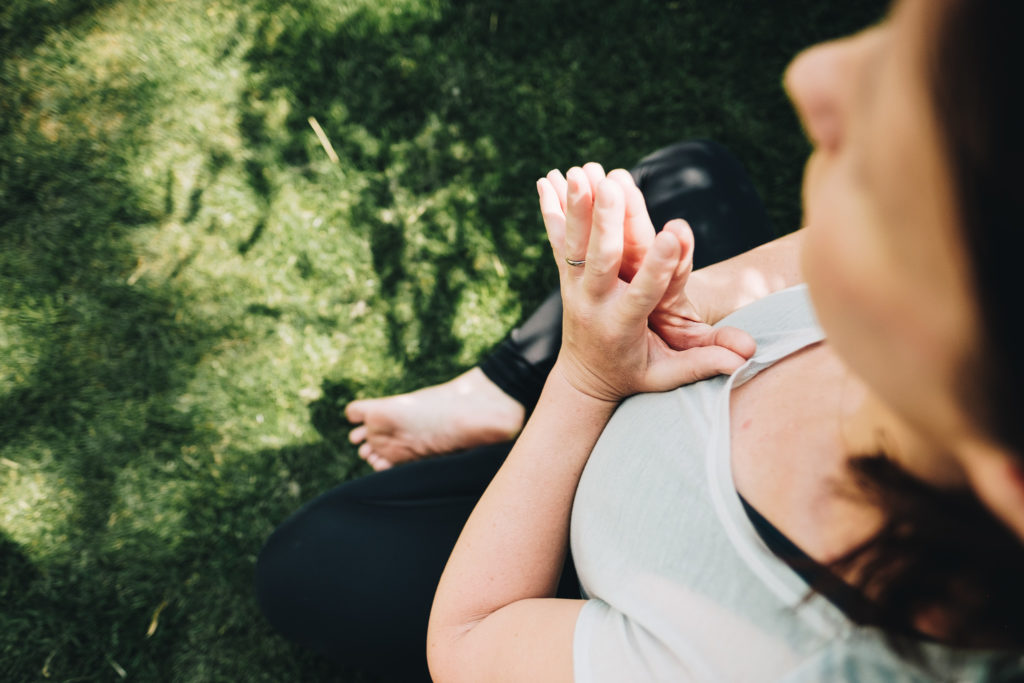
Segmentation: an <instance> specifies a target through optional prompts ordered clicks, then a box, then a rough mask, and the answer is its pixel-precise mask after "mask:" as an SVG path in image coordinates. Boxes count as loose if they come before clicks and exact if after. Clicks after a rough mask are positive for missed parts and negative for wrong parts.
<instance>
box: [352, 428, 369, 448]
mask: <svg viewBox="0 0 1024 683" xmlns="http://www.w3.org/2000/svg"><path fill="white" fill-rule="evenodd" d="M366 431H367V430H366V427H365V426H364V425H359V426H358V427H356V428H355V429H353V430H352V431H351V432H349V433H348V440H349V441H350V442H352V443H355V444H359V443H362V442H364V441H366Z"/></svg>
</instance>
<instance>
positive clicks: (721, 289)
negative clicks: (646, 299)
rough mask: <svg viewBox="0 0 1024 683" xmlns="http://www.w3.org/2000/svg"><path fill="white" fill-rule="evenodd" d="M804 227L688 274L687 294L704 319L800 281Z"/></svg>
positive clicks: (713, 320)
mask: <svg viewBox="0 0 1024 683" xmlns="http://www.w3.org/2000/svg"><path fill="white" fill-rule="evenodd" d="M803 237H804V230H797V231H796V232H794V233H792V234H789V235H786V236H785V237H780V238H778V239H776V240H773V241H771V242H768V243H767V244H763V245H761V246H760V247H757V248H756V249H751V250H750V251H748V252H745V253H743V254H740V255H739V256H734V257H733V258H731V259H728V260H725V261H721V262H720V263H716V264H714V265H712V266H708V267H706V268H701V269H700V270H697V271H694V272H693V274H691V275H690V279H689V282H688V283H687V285H686V290H687V294H688V296H689V298H690V300H691V301H692V302H694V305H695V306H697V307H698V310H699V313H700V315H701V316H702V319H703V320H704V322H706V323H708V324H711V325H714V324H715V323H717V322H718V321H719V320H721V319H722V318H724V317H725V316H727V315H729V314H730V313H732V312H733V311H735V310H737V309H739V308H742V307H743V306H746V305H747V304H749V303H752V302H754V301H756V300H758V299H761V298H763V297H765V296H768V295H769V294H771V293H772V292H777V291H779V290H781V289H786V288H787V287H792V286H793V285H796V284H799V283H801V282H803V276H802V275H801V272H800V250H801V244H802V242H803Z"/></svg>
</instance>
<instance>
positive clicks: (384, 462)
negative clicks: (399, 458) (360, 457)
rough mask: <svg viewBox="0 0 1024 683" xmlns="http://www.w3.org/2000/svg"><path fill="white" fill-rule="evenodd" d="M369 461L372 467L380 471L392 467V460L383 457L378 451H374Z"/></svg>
mask: <svg viewBox="0 0 1024 683" xmlns="http://www.w3.org/2000/svg"><path fill="white" fill-rule="evenodd" d="M367 462H369V463H370V467H372V468H373V469H375V470H377V471H378V472H382V471H383V470H386V469H389V468H390V467H391V461H390V460H388V459H386V458H382V457H381V456H379V455H377V454H376V453H373V454H372V455H371V456H370V459H369V460H368V461H367Z"/></svg>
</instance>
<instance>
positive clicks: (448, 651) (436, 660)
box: [427, 612, 478, 683]
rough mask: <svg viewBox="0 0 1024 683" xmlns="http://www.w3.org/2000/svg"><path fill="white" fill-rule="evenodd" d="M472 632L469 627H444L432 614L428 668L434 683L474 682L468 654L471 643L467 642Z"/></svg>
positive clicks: (428, 637) (428, 644)
mask: <svg viewBox="0 0 1024 683" xmlns="http://www.w3.org/2000/svg"><path fill="white" fill-rule="evenodd" d="M472 630H473V625H472V624H465V625H460V626H455V625H451V624H449V625H446V626H443V625H441V624H440V623H439V620H436V619H435V618H434V614H433V612H432V613H431V615H430V623H429V624H428V626H427V668H428V669H429V670H430V678H431V680H433V681H434V683H460V682H461V681H467V682H469V681H473V680H474V678H473V673H472V672H473V671H474V669H475V667H474V666H473V665H472V663H473V658H472V657H473V655H472V653H471V652H470V651H469V650H470V649H471V647H472V644H473V639H472V638H467V636H469V634H470V633H471V632H472ZM477 680H478V679H477Z"/></svg>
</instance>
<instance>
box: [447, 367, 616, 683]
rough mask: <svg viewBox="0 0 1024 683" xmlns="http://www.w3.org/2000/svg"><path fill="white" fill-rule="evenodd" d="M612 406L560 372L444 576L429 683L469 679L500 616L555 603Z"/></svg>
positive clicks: (478, 509) (465, 531)
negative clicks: (444, 677)
mask: <svg viewBox="0 0 1024 683" xmlns="http://www.w3.org/2000/svg"><path fill="white" fill-rule="evenodd" d="M614 407H615V404H613V403H609V402H606V401H601V400H598V399H594V398H591V397H589V396H585V395H584V394H582V393H580V392H579V391H577V390H576V389H574V388H572V386H570V385H569V383H568V382H566V381H565V380H564V378H563V375H562V373H561V371H560V367H559V366H558V365H557V364H556V366H555V368H554V369H553V370H552V372H551V375H550V376H549V378H548V381H547V383H546V384H545V386H544V390H543V392H542V393H541V397H540V400H539V401H538V404H537V409H536V410H535V411H534V413H533V415H532V416H531V417H530V420H529V422H527V424H526V427H525V428H524V429H523V432H522V434H521V435H520V436H519V439H518V440H517V441H516V444H515V446H514V447H513V449H512V452H511V453H510V454H509V456H508V458H507V460H506V461H505V464H504V465H503V466H502V468H501V469H500V470H499V472H498V474H497V475H496V476H495V478H494V480H493V481H492V482H491V484H490V486H489V487H488V488H487V491H486V492H485V493H484V495H483V497H482V498H481V499H480V502H479V503H478V504H477V506H476V508H475V509H474V510H473V513H472V515H471V516H470V518H469V520H468V521H467V522H466V526H465V527H464V528H463V531H462V534H461V535H460V536H459V540H458V542H457V543H456V545H455V549H454V550H453V551H452V554H451V557H450V558H449V560H448V564H447V566H446V567H445V570H444V573H443V575H442V576H441V581H440V584H439V585H438V589H437V593H436V595H435V598H434V605H433V609H432V610H431V615H430V627H429V631H428V639H427V640H428V659H429V660H430V662H431V670H432V671H433V672H434V673H435V675H438V673H439V672H453V671H454V672H459V673H461V674H468V673H469V672H471V671H473V670H474V668H475V667H477V666H479V661H478V660H479V659H480V655H481V649H480V647H478V646H477V643H479V642H482V641H483V640H484V639H487V640H492V641H493V639H492V638H490V636H491V635H493V633H488V632H493V630H494V629H496V628H498V629H500V628H503V626H504V624H505V622H506V621H507V620H504V619H503V614H502V612H503V611H505V612H508V611H509V610H510V609H512V610H514V609H515V607H514V605H515V604H516V603H519V602H520V601H523V600H528V599H530V598H539V597H551V596H554V594H555V590H556V587H557V585H558V580H559V576H560V574H561V571H562V565H563V562H564V560H565V552H566V548H567V543H568V535H569V515H570V511H571V509H572V501H573V497H574V496H575V492H576V485H577V483H578V482H579V478H580V475H581V473H582V472H583V467H584V465H585V464H586V461H587V458H588V457H589V455H590V451H591V449H592V448H593V446H594V444H595V443H596V442H597V439H598V436H599V435H600V433H601V430H602V429H603V428H604V425H605V424H606V422H607V421H608V418H609V417H610V416H611V414H612V412H613V410H614ZM556 609H557V608H556ZM474 631H477V632H480V633H477V634H474ZM509 637H511V635H510V636H509Z"/></svg>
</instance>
